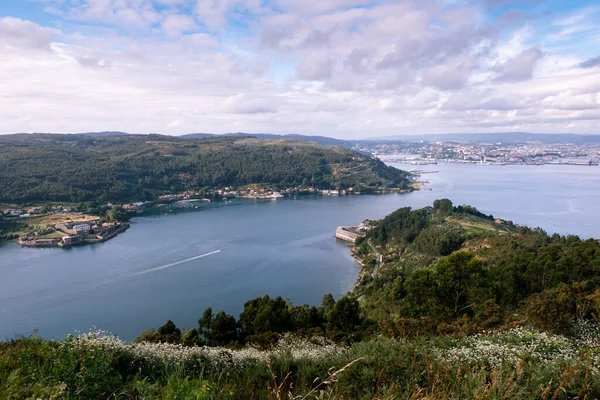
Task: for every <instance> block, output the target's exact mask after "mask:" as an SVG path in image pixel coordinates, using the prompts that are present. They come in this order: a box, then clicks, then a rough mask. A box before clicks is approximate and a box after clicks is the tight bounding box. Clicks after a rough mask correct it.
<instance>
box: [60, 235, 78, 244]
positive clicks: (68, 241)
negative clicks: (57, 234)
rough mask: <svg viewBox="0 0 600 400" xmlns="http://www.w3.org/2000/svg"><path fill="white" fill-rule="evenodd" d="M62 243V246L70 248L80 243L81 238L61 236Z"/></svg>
mask: <svg viewBox="0 0 600 400" xmlns="http://www.w3.org/2000/svg"><path fill="white" fill-rule="evenodd" d="M62 241H63V245H65V246H71V245H74V244H79V243H81V237H80V236H63V238H62Z"/></svg>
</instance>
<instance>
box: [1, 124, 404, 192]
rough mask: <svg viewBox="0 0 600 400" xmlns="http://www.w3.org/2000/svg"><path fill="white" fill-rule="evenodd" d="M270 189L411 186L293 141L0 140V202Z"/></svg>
mask: <svg viewBox="0 0 600 400" xmlns="http://www.w3.org/2000/svg"><path fill="white" fill-rule="evenodd" d="M260 183H262V184H271V185H278V186H281V187H291V186H298V185H304V186H311V187H315V188H318V189H336V188H350V187H353V188H355V189H356V190H362V191H366V192H368V191H373V190H378V189H380V188H400V189H407V190H408V189H409V188H410V182H409V179H408V173H406V172H403V171H400V170H397V169H395V168H392V167H387V166H386V165H385V164H383V163H382V162H380V161H378V160H374V159H371V158H368V157H366V156H364V155H360V154H358V153H354V152H352V151H350V150H347V149H344V148H341V147H333V146H321V145H318V144H315V143H310V142H299V141H294V140H264V139H256V138H251V137H244V138H239V137H237V138H236V137H222V138H219V137H218V138H208V139H199V140H190V139H187V140H186V139H181V138H176V137H171V136H161V135H127V136H104V137H89V136H82V135H49V134H32V135H26V134H18V135H3V136H0V201H4V202H24V201H43V200H53V201H69V202H82V201H113V202H119V201H129V200H144V199H151V198H153V197H154V196H155V195H156V194H157V193H164V192H165V191H178V190H184V189H189V188H207V187H221V186H231V185H233V186H239V185H246V184H260Z"/></svg>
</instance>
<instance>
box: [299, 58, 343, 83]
mask: <svg viewBox="0 0 600 400" xmlns="http://www.w3.org/2000/svg"><path fill="white" fill-rule="evenodd" d="M333 65H334V64H333V59H332V58H331V57H330V56H329V55H328V54H324V53H316V54H311V55H309V56H308V57H307V58H305V59H304V60H302V61H301V62H300V64H298V67H297V69H296V72H297V74H298V77H299V78H300V79H303V80H308V81H324V80H328V79H329V78H331V76H332V74H333Z"/></svg>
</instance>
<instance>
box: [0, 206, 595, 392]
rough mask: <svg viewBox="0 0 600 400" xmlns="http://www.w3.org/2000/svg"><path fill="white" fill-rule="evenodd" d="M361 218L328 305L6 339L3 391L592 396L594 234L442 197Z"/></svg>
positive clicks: (1, 356)
mask: <svg viewBox="0 0 600 400" xmlns="http://www.w3.org/2000/svg"><path fill="white" fill-rule="evenodd" d="M370 223H371V225H372V226H373V228H372V229H371V230H370V231H368V233H367V236H366V237H365V238H364V239H360V240H359V241H358V242H357V243H356V246H355V253H356V255H357V256H358V257H360V258H361V259H362V260H363V263H364V264H365V267H364V269H365V272H366V273H365V274H363V278H362V280H361V282H360V283H359V285H358V286H357V287H356V288H355V289H354V290H353V291H352V292H350V293H349V294H347V295H346V296H344V297H342V298H340V299H338V300H337V301H336V300H335V299H334V298H333V297H332V296H331V295H326V296H324V298H323V302H322V304H321V305H319V306H310V305H293V304H291V303H290V302H289V301H287V300H284V299H282V298H280V297H278V298H271V297H269V296H263V297H259V298H256V299H252V300H249V301H248V302H246V303H245V304H244V309H243V312H242V313H241V314H240V315H239V316H238V317H237V318H236V317H234V316H232V315H229V314H227V313H225V312H223V311H219V312H217V313H214V312H213V310H212V309H210V308H209V309H207V310H206V311H205V312H204V313H203V314H202V315H199V320H198V324H197V326H195V327H186V328H187V329H182V328H178V327H177V326H176V324H175V323H174V322H173V321H167V322H166V323H165V324H164V325H163V326H161V327H159V328H158V329H149V330H147V331H146V332H144V333H142V334H141V336H140V337H139V338H138V339H137V340H136V341H134V342H131V343H123V342H121V341H120V340H118V339H117V338H115V337H111V336H110V335H107V334H104V333H102V332H99V333H91V334H86V335H82V336H79V337H75V338H73V337H69V338H67V339H66V340H64V341H60V342H49V341H45V340H42V339H40V338H36V337H30V338H20V339H16V340H13V341H10V342H6V343H4V344H2V345H0V397H2V396H4V397H8V398H14V399H20V398H23V399H24V398H29V397H31V396H35V397H38V398H65V399H89V398H102V399H109V398H110V399H117V398H123V399H135V398H140V399H145V398H148V399H209V398H215V399H216V398H219V399H220V398H232V399H247V398H255V399H284V398H285V399H305V398H310V399H313V398H314V399H322V398H334V399H354V398H357V399H405V398H413V399H438V398H440V399H441V398H454V399H500V398H502V399H514V398H531V399H567V398H581V399H584V398H590V399H591V398H600V356H599V354H600V327H599V324H598V323H599V322H600V285H599V284H600V278H599V276H600V243H599V242H598V241H597V240H594V239H589V240H581V239H579V238H578V237H576V236H560V235H552V236H549V235H548V234H546V233H545V232H544V231H542V230H540V229H531V228H526V227H521V226H517V225H514V224H513V223H511V222H506V221H501V220H498V219H495V218H493V217H492V216H488V215H485V214H483V213H481V212H479V211H478V210H477V209H475V208H473V207H470V206H454V205H453V204H452V203H451V202H450V201H449V200H446V199H443V200H436V201H435V202H434V204H433V206H432V207H426V208H423V209H420V210H412V209H410V208H402V209H399V210H397V211H395V212H393V213H392V214H390V215H389V216H387V217H386V218H384V219H382V220H379V221H370ZM374 249H375V250H376V251H377V254H380V255H381V256H382V262H380V265H379V266H378V269H377V272H376V274H375V276H374V277H373V276H372V274H371V272H372V270H373V268H374V265H375V251H374ZM51 396H55V397H51Z"/></svg>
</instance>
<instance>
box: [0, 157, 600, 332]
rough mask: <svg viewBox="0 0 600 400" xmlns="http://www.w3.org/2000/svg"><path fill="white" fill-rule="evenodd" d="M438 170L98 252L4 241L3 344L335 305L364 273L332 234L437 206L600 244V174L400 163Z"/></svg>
mask: <svg viewBox="0 0 600 400" xmlns="http://www.w3.org/2000/svg"><path fill="white" fill-rule="evenodd" d="M390 165H394V166H397V167H399V168H403V169H409V170H410V169H413V168H417V169H419V170H429V171H438V172H437V173H430V174H424V175H422V177H421V179H422V180H427V181H429V182H430V184H428V185H425V186H424V187H425V188H431V189H432V190H430V191H429V190H424V191H420V192H414V193H410V194H406V195H381V196H376V195H372V196H341V197H306V198H297V199H279V200H276V201H253V200H242V199H238V200H233V201H231V202H215V203H212V204H211V205H208V206H206V205H205V206H201V207H200V208H199V209H198V210H195V211H190V212H180V213H172V214H169V215H160V216H153V217H140V218H135V219H134V220H133V225H132V227H131V229H129V230H128V231H127V232H125V233H124V234H122V235H119V236H118V237H117V238H115V239H113V240H111V241H109V242H106V243H101V244H98V245H93V246H83V247H76V248H71V249H68V250H67V249H58V248H56V249H30V248H25V249H21V248H19V247H18V245H16V244H15V243H4V244H0V339H5V338H11V337H14V336H15V335H17V334H24V335H28V334H31V333H32V332H33V331H34V329H38V333H39V334H40V335H41V336H44V337H47V338H61V337H63V336H64V335H65V334H68V333H76V332H77V331H80V332H87V331H89V330H90V329H93V328H99V329H103V330H107V331H109V332H112V333H115V334H117V335H119V336H120V337H121V338H123V339H133V338H135V337H137V336H138V335H139V334H140V333H141V332H142V331H144V330H145V329H147V328H149V327H158V326H159V325H161V324H163V323H164V322H165V321H167V320H168V319H172V320H173V321H174V322H175V323H176V324H177V325H178V326H182V327H188V328H189V327H194V326H196V323H197V319H198V318H199V317H200V316H201V315H202V312H203V311H204V309H205V308H206V307H212V308H213V311H215V312H216V311H218V310H221V309H223V310H225V311H227V312H229V313H232V314H234V315H236V317H237V315H238V314H239V312H240V311H241V310H242V309H243V304H244V302H245V301H246V300H248V299H251V298H253V297H256V296H262V295H264V294H267V293H268V294H269V295H271V296H282V297H284V298H289V299H290V300H291V301H292V302H293V303H294V304H304V303H308V304H317V305H318V304H320V302H321V299H322V297H323V295H324V294H326V293H332V294H333V295H334V296H335V297H339V296H341V295H343V294H344V293H345V292H347V291H348V290H349V289H350V288H351V287H352V285H353V284H354V281H355V280H356V277H357V274H358V271H359V266H358V265H357V264H356V263H355V261H354V260H353V259H352V258H351V257H350V252H349V247H348V246H347V245H346V244H344V243H342V242H339V241H337V240H336V239H335V238H334V231H335V228H336V226H338V225H350V224H357V223H359V222H361V221H363V220H364V219H367V218H370V219H377V218H382V217H383V216H385V215H387V214H389V213H390V212H392V211H394V210H396V209H397V208H400V207H405V206H411V207H422V206H425V205H431V204H432V202H433V200H435V199H437V198H449V199H451V200H452V201H453V202H454V203H455V204H471V205H473V206H475V207H477V208H479V209H480V210H481V211H482V212H485V213H487V214H493V215H494V216H497V217H499V218H502V219H508V220H512V221H514V222H515V223H519V224H523V225H534V226H541V227H542V228H544V229H545V230H546V231H548V232H559V233H561V234H577V235H580V236H581V237H597V236H600V232H599V230H600V228H599V227H600V224H599V222H600V208H599V207H598V199H599V198H600V168H599V167H581V166H548V165H547V166H480V165H457V164H438V165H429V166H407V165H396V164H390Z"/></svg>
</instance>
